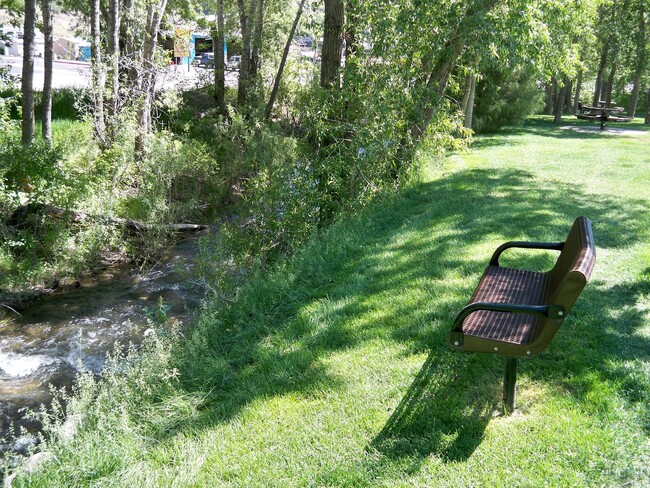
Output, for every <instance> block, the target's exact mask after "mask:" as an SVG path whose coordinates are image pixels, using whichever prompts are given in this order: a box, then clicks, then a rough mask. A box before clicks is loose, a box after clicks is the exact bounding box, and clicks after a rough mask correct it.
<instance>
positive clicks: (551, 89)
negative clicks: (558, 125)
mask: <svg viewBox="0 0 650 488" xmlns="http://www.w3.org/2000/svg"><path fill="white" fill-rule="evenodd" d="M555 85H556V82H555V78H551V81H549V82H547V83H546V87H545V88H544V91H545V92H546V99H545V101H544V113H545V114H547V115H552V114H553V100H555V96H554V95H555Z"/></svg>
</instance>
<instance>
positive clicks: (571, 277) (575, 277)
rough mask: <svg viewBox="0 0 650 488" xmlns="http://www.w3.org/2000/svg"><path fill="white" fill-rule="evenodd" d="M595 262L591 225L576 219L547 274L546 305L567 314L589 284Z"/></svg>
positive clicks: (582, 218) (587, 221) (586, 221)
mask: <svg viewBox="0 0 650 488" xmlns="http://www.w3.org/2000/svg"><path fill="white" fill-rule="evenodd" d="M595 262H596V246H595V244H594V236H593V233H592V230H591V222H590V221H589V219H588V218H587V217H578V218H577V219H576V220H575V222H574V223H573V227H571V231H570V232H569V235H568V237H567V239H566V242H565V243H564V248H563V249H562V252H561V253H560V256H559V257H558V260H557V262H556V263H555V266H553V269H551V271H550V272H549V295H548V303H549V304H554V305H562V306H563V307H564V308H565V309H566V313H568V312H569V310H570V309H571V307H572V306H573V304H574V303H575V301H576V300H577V299H578V296H579V295H580V292H581V291H582V289H583V288H584V287H585V285H586V284H587V282H588V281H589V278H590V277H591V272H592V270H593V268H594V263H595Z"/></svg>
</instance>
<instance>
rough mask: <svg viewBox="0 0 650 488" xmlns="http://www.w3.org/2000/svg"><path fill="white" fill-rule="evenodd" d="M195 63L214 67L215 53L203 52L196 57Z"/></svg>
mask: <svg viewBox="0 0 650 488" xmlns="http://www.w3.org/2000/svg"><path fill="white" fill-rule="evenodd" d="M194 64H196V65H198V66H203V67H205V68H208V67H212V68H214V53H202V54H200V55H198V56H197V57H195V58H194Z"/></svg>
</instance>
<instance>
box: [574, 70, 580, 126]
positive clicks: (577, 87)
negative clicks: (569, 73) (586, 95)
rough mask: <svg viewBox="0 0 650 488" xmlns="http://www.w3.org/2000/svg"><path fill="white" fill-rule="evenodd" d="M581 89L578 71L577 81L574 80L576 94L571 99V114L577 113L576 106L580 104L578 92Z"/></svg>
mask: <svg viewBox="0 0 650 488" xmlns="http://www.w3.org/2000/svg"><path fill="white" fill-rule="evenodd" d="M581 89H582V70H580V71H578V79H577V80H576V94H575V98H574V99H573V114H574V115H575V114H576V113H578V105H579V104H580V91H581Z"/></svg>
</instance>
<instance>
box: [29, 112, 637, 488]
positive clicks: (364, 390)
mask: <svg viewBox="0 0 650 488" xmlns="http://www.w3.org/2000/svg"><path fill="white" fill-rule="evenodd" d="M568 124H571V125H580V126H584V127H588V124H584V123H576V122H575V121H573V120H571V121H569V119H568V118H567V120H566V125H568ZM620 127H621V128H625V129H634V130H638V131H645V133H643V134H641V135H631V136H629V135H612V134H607V133H598V132H595V133H578V132H574V131H571V130H564V129H560V128H558V127H557V126H554V125H553V124H551V123H550V122H549V121H548V119H545V118H541V119H535V120H534V121H531V122H530V123H528V124H527V125H525V126H524V127H522V128H516V129H510V130H504V131H502V132H499V133H498V134H495V135H490V136H483V137H478V138H477V139H476V142H475V144H474V148H473V149H472V150H471V151H468V152H465V153H459V154H454V155H451V156H449V157H448V158H447V159H445V160H444V162H443V163H442V165H441V164H440V162H433V161H432V162H431V163H430V164H428V165H427V166H426V167H425V168H424V171H423V177H422V178H421V179H420V180H419V181H417V182H414V183H413V184H411V185H410V186H409V187H408V188H406V189H404V190H403V191H401V192H400V193H399V194H398V195H396V196H394V197H391V198H390V199H387V200H385V201H383V202H381V203H378V204H377V205H375V206H373V208H372V209H369V210H367V211H365V212H363V213H362V214H361V215H360V216H358V217H357V218H355V219H354V220H348V221H347V222H344V223H340V224H339V225H336V226H335V227H334V228H333V229H331V230H330V231H329V232H328V233H327V234H326V235H325V236H324V238H322V239H321V240H319V241H318V242H314V243H312V244H310V245H309V246H308V247H307V248H306V249H305V250H304V252H303V253H301V254H300V255H298V256H297V257H296V258H295V259H293V260H292V261H290V262H288V263H286V264H285V265H284V266H282V267H280V269H278V270H277V271H275V272H274V273H273V274H271V275H268V276H265V277H260V278H258V279H256V280H254V282H253V284H252V285H251V286H249V287H247V288H246V289H244V290H242V291H241V293H240V295H239V297H238V299H237V301H236V302H235V303H234V304H232V305H231V306H230V307H229V308H228V309H227V310H225V311H210V310H208V311H206V314H205V316H204V318H203V320H202V321H201V323H200V324H199V325H198V326H197V328H196V331H195V333H194V334H193V335H192V336H190V337H188V340H187V342H186V345H185V346H184V349H183V352H182V356H181V360H179V361H178V363H175V364H176V366H177V367H178V368H179V374H180V378H181V380H180V382H178V384H176V386H174V388H172V389H171V390H170V391H169V392H168V393H165V394H157V395H154V397H155V398H154V400H155V401H154V402H149V401H147V402H144V403H138V401H137V399H136V400H133V405H132V406H129V405H128V404H127V406H126V407H125V410H124V411H119V412H117V411H118V410H119V408H113V407H111V410H115V411H116V413H115V416H116V417H117V418H118V420H113V421H111V420H110V419H109V420H106V421H102V419H101V418H100V419H99V420H98V419H95V420H94V421H93V422H88V423H87V424H84V427H82V429H81V431H80V433H79V435H78V436H77V437H76V438H74V439H73V440H69V441H67V442H65V443H62V444H60V445H58V446H54V447H53V448H52V449H53V451H54V453H55V455H56V459H55V460H54V461H53V462H51V463H49V464H48V465H47V466H46V467H45V469H44V470H42V471H40V472H38V473H37V474H35V475H33V476H32V477H31V478H28V477H25V478H23V481H24V483H25V484H26V485H31V486H37V485H43V486H56V485H59V486H71V485H93V486H98V485H111V486H114V485H118V486H282V487H285V486H354V487H357V486H386V487H394V486H454V487H456V486H509V487H510V486H530V487H538V486H558V487H566V486H598V487H601V486H623V485H624V486H648V485H650V468H649V467H648V466H649V465H650V443H649V439H650V132H649V131H648V127H647V126H643V125H641V124H640V123H635V124H628V125H625V126H624V125H623V124H620ZM578 215H586V216H588V217H589V218H590V219H591V221H592V223H593V229H594V236H595V240H596V246H597V261H596V267H595V270H594V274H593V276H592V281H591V282H590V284H589V285H588V286H587V288H586V289H585V291H584V292H583V294H582V296H581V297H580V299H579V300H578V302H577V303H576V305H575V307H574V308H573V311H572V314H571V316H570V317H569V318H568V319H567V320H566V321H565V323H564V325H563V327H562V329H561V330H560V331H559V333H558V334H557V335H556V337H555V339H554V341H553V342H552V343H551V345H550V347H549V348H548V350H547V351H546V352H545V353H544V354H541V355H540V356H538V357H536V358H534V359H532V360H530V361H526V360H524V361H520V367H519V376H518V398H517V410H516V411H515V413H514V414H512V415H510V416H506V415H504V413H503V408H502V404H501V402H500V399H501V389H502V374H503V358H501V357H497V356H489V355H479V354H471V355H470V354H462V353H454V352H451V351H448V350H447V349H446V347H445V345H444V338H445V335H446V333H447V331H448V330H449V328H450V326H451V323H452V321H453V318H454V316H455V314H456V313H457V312H458V310H460V308H461V307H462V306H463V305H464V303H465V302H466V301H467V299H468V298H469V296H470V294H471V292H472V290H473V288H474V286H475V285H476V283H477V280H478V278H479V276H480V274H481V272H482V271H483V268H484V267H485V266H486V265H487V262H488V260H489V258H490V255H491V253H492V251H493V250H494V249H495V248H496V247H497V246H498V245H499V244H501V243H502V242H504V241H507V240H548V241H557V240H561V239H563V238H564V237H565V236H566V234H567V232H568V230H569V228H570V226H571V224H572V222H573V220H574V219H575V217H576V216H578ZM553 259H554V255H553V254H552V253H550V252H545V251H544V252H541V251H512V252H509V253H508V254H507V255H504V257H503V259H502V262H503V264H504V265H511V266H524V265H527V266H528V267H532V269H545V268H547V267H549V266H551V265H552V263H553ZM136 383H137V382H136ZM145 383H146V381H145ZM138 388H140V387H139V386H138V387H137V388H135V390H136V391H137V389H138ZM145 389H146V388H145ZM133 398H137V397H136V396H135V395H134V396H133ZM98 401H101V398H100V400H98ZM136 404H137V405H136ZM106 415H108V414H106ZM120 423H121V425H123V426H124V428H123V430H122V431H120V429H119V428H117V427H115V425H118V424H120Z"/></svg>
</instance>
